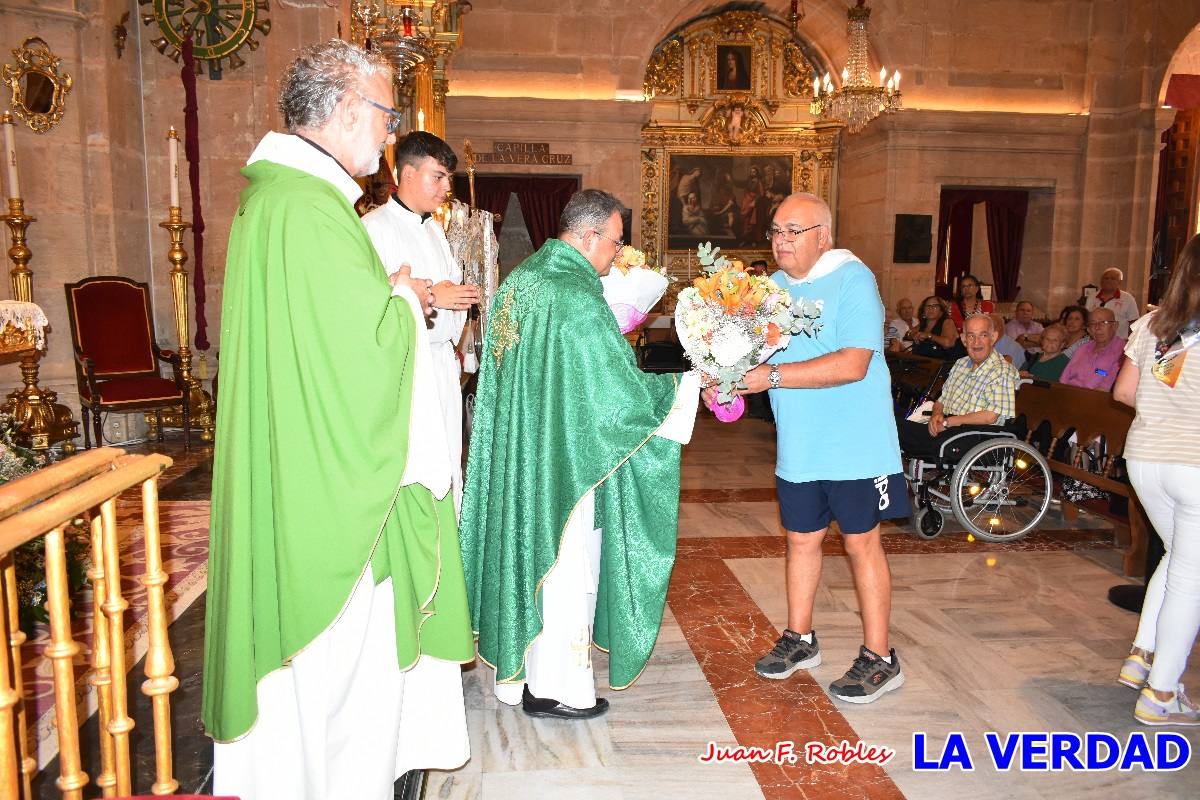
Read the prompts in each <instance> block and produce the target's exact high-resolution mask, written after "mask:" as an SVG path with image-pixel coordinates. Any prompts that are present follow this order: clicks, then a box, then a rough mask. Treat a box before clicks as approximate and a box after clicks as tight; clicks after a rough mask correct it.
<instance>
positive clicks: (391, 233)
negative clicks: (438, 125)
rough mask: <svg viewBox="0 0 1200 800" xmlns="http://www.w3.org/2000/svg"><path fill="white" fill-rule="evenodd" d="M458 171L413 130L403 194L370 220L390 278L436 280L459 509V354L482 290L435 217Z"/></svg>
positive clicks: (437, 351) (401, 156)
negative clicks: (470, 280) (403, 271)
mask: <svg viewBox="0 0 1200 800" xmlns="http://www.w3.org/2000/svg"><path fill="white" fill-rule="evenodd" d="M457 165H458V158H457V157H456V156H455V155H454V151H453V150H451V149H450V145H448V144H446V143H445V142H444V141H442V140H441V139H440V138H438V137H437V136H434V135H433V134H432V133H427V132H425V131H413V132H412V133H410V134H408V135H407V136H405V137H404V138H403V139H402V140H401V141H400V142H399V143H398V144H397V145H396V171H397V181H396V182H397V185H398V188H397V190H396V196H395V197H393V198H391V199H390V200H388V201H387V202H386V203H384V204H383V205H382V206H380V207H379V208H376V209H374V210H373V211H371V212H369V213H368V214H367V215H366V216H364V217H363V224H364V225H366V227H367V232H368V233H369V234H370V235H371V241H372V242H374V244H375V250H376V251H377V252H378V253H379V259H380V260H381V261H382V262H383V267H384V269H386V270H387V272H388V274H389V275H391V274H393V273H395V272H396V271H397V270H399V269H400V268H401V267H402V266H405V265H408V266H409V267H410V268H411V269H412V275H413V277H414V278H425V279H428V280H431V281H433V307H434V311H433V314H432V315H431V316H430V320H429V326H430V329H429V342H430V346H431V347H432V349H433V367H434V371H435V372H436V374H437V381H438V395H439V396H440V398H441V405H442V420H443V421H444V423H445V426H446V443H447V444H448V445H449V447H450V468H451V471H452V473H453V474H452V479H453V486H454V507H455V509H458V508H460V507H461V505H462V391H461V387H460V379H461V377H462V369H461V366H460V364H459V360H458V353H457V352H456V351H455V348H456V347H457V345H458V341H459V339H460V338H461V337H462V332H463V325H464V324H465V323H466V320H467V312H468V310H469V309H470V308H471V306H473V305H475V304H476V303H478V302H479V287H478V286H472V285H469V284H463V282H462V279H463V272H462V267H461V266H459V264H458V262H457V261H455V259H454V256H453V255H451V253H450V245H449V243H447V241H446V234H445V231H443V230H442V226H441V225H440V224H439V223H438V221H437V220H436V219H434V217H433V211H434V209H436V208H437V207H438V206H440V205H441V204H442V203H444V202H445V201H446V197H447V196H448V195H449V194H450V181H451V176H453V174H454V168H455V167H456V166H457Z"/></svg>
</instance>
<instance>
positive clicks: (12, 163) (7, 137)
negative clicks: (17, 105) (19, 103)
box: [0, 111, 21, 197]
mask: <svg viewBox="0 0 1200 800" xmlns="http://www.w3.org/2000/svg"><path fill="white" fill-rule="evenodd" d="M0 124H2V125H3V126H4V164H5V166H6V168H7V170H8V196H9V197H20V196H21V182H20V181H19V180H17V144H16V141H15V139H14V133H13V131H14V130H15V129H16V126H15V125H13V121H12V114H10V113H8V112H7V111H5V112H4V116H3V117H0Z"/></svg>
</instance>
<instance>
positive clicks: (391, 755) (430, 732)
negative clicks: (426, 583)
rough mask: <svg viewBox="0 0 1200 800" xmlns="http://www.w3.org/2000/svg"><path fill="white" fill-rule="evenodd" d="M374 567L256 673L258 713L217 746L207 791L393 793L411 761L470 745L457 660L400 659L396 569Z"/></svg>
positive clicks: (451, 763) (446, 763)
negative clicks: (320, 628) (325, 616)
mask: <svg viewBox="0 0 1200 800" xmlns="http://www.w3.org/2000/svg"><path fill="white" fill-rule="evenodd" d="M372 584H373V581H372V579H371V570H370V567H368V568H367V573H366V575H365V576H364V577H363V578H362V579H361V580H360V581H359V582H358V584H357V585H356V586H355V587H354V591H353V592H352V593H351V595H350V600H349V602H348V603H347V605H346V608H345V610H344V611H343V612H342V615H341V616H340V617H339V618H338V619H337V621H336V622H334V623H333V624H332V625H331V626H330V627H329V628H328V629H327V630H325V632H324V633H322V634H321V635H319V636H318V637H317V638H316V639H314V640H313V641H312V642H311V643H310V644H309V646H308V647H306V648H305V649H304V650H303V651H301V652H300V653H299V654H297V655H296V656H295V658H293V659H292V661H291V665H290V666H289V667H284V668H283V669H279V670H276V671H275V672H272V673H271V674H270V675H267V676H266V677H265V678H263V679H262V681H260V682H259V684H258V720H257V721H256V722H255V725H254V727H253V728H252V729H251V731H250V732H249V733H248V734H246V736H244V737H242V738H241V739H238V740H237V741H235V742H230V743H227V744H222V743H216V744H215V745H214V747H213V768H214V775H213V793H214V794H216V795H232V796H236V797H240V798H241V799H242V800H281V799H282V798H287V800H341V799H342V798H345V800H391V797H392V795H393V784H394V783H395V781H396V779H397V778H398V777H400V776H401V775H403V774H404V773H405V772H407V771H409V770H410V769H424V768H434V769H454V768H456V767H459V766H461V765H462V764H464V763H466V761H467V759H468V758H470V755H471V750H470V744H469V741H468V739H467V724H466V711H465V709H464V705H463V691H462V671H461V667H460V665H459V664H456V663H454V662H450V661H439V660H437V659H433V658H429V657H428V656H422V657H421V659H420V660H419V661H418V662H417V664H416V665H415V666H413V667H412V668H411V669H409V670H407V671H406V672H401V671H400V668H399V666H398V664H397V663H396V626H395V610H394V607H393V604H392V602H393V598H392V580H391V578H388V579H387V580H385V581H384V582H383V583H381V584H380V585H379V586H373V585H372Z"/></svg>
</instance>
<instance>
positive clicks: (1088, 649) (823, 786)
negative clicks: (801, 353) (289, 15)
mask: <svg viewBox="0 0 1200 800" xmlns="http://www.w3.org/2000/svg"><path fill="white" fill-rule="evenodd" d="M731 453H732V454H736V457H732V456H731ZM731 462H732V463H731ZM773 462H774V441H773V429H772V428H771V427H770V426H769V425H767V424H765V423H762V422H759V421H756V420H743V421H741V422H739V423H737V424H735V425H729V426H725V425H720V424H718V423H716V422H714V421H712V420H711V418H706V417H705V415H702V418H701V420H700V422H699V423H698V425H697V430H696V436H695V438H694V440H693V442H692V444H690V445H689V446H688V447H686V448H685V449H684V462H683V474H682V497H681V500H682V505H681V509H680V531H679V537H680V543H679V554H678V559H677V562H676V569H675V573H674V575H673V576H672V584H671V590H670V594H669V596H668V611H667V614H666V618H665V620H664V624H663V628H662V632H661V634H660V637H659V642H658V646H657V647H656V649H655V652H654V656H653V657H652V659H651V662H650V666H649V667H648V668H647V670H646V672H645V673H644V674H643V676H642V678H641V680H639V681H638V683H636V684H635V685H634V686H633V687H631V688H630V689H628V690H626V691H623V692H611V691H610V692H608V693H607V696H608V698H609V700H610V702H611V703H612V709H611V710H610V711H609V713H608V715H606V716H605V717H602V718H601V719H599V720H595V721H591V722H588V723H585V724H582V725H580V724H572V723H564V722H549V721H542V720H532V719H530V718H528V717H525V716H524V715H523V714H522V713H521V712H520V711H519V710H514V709H511V708H507V707H504V706H500V707H499V708H497V707H496V706H497V704H496V702H495V701H494V700H493V699H492V697H491V695H490V692H489V691H488V690H487V687H488V686H489V685H490V684H489V681H490V679H491V675H490V673H489V672H488V670H487V668H486V667H479V668H476V669H472V670H469V671H468V672H467V673H466V685H467V688H468V705H469V708H470V710H469V711H468V716H469V724H470V728H471V737H472V750H473V753H474V757H473V758H472V760H471V761H470V762H469V763H468V764H467V766H465V767H464V768H462V769H460V770H457V771H454V772H433V773H431V774H430V777H429V781H428V785H427V793H426V797H437V798H510V797H521V798H540V797H554V798H560V797H561V798H580V799H581V800H582V799H584V798H587V799H588V800H590V799H591V798H596V799H597V800H599V799H601V798H603V799H604V800H609V799H610V798H643V797H644V798H656V799H657V798H662V797H676V796H687V797H696V798H729V799H731V800H732V799H734V798H759V797H765V798H769V799H771V800H773V799H774V798H808V799H812V800H816V799H818V798H831V799H832V798H846V799H849V798H885V797H887V798H901V797H904V798H921V799H922V800H923V799H924V798H931V799H932V800H938V799H939V798H959V797H963V796H973V797H977V798H1055V800H1058V798H1074V797H1084V796H1087V797H1089V798H1094V799H1095V800H1101V799H1103V798H1122V797H1125V796H1127V795H1128V794H1129V792H1130V791H1131V790H1141V791H1145V792H1148V793H1150V794H1153V795H1156V796H1159V797H1179V798H1185V797H1187V798H1191V797H1196V796H1198V795H1200V754H1197V755H1196V756H1195V757H1193V759H1192V762H1191V763H1190V765H1189V766H1188V767H1187V768H1186V769H1184V770H1182V771H1179V772H1171V773H1162V774H1152V773H1146V772H1144V771H1142V770H1140V769H1138V768H1135V769H1134V770H1133V771H1129V772H1121V771H1117V770H1112V771H1108V772H1099V773H1071V772H1062V773H1049V772H1033V771H1031V772H1019V771H1016V770H1014V771H1011V772H1007V773H1002V772H999V771H998V770H997V769H996V768H995V767H994V766H992V764H991V761H990V759H989V758H987V756H986V746H985V742H984V733H985V732H987V731H997V732H999V733H1001V734H1007V733H1009V732H1019V731H1074V732H1080V733H1082V732H1086V731H1107V732H1110V733H1112V734H1115V735H1116V736H1118V737H1120V739H1122V740H1125V739H1126V738H1127V737H1128V735H1129V733H1130V732H1132V731H1134V730H1135V729H1140V730H1149V729H1145V728H1142V727H1141V726H1139V725H1138V724H1137V723H1135V722H1134V721H1133V718H1132V716H1131V714H1132V709H1133V703H1134V700H1135V698H1136V694H1135V693H1134V692H1133V691H1132V690H1130V689H1126V688H1124V687H1121V686H1119V685H1118V684H1117V683H1116V682H1115V680H1114V678H1115V676H1116V672H1117V670H1118V668H1119V666H1120V661H1121V659H1122V658H1123V657H1124V654H1125V652H1126V651H1127V650H1126V648H1127V647H1128V644H1129V640H1130V638H1131V637H1132V635H1133V631H1134V627H1135V625H1136V617H1135V616H1134V615H1133V614H1131V613H1129V612H1126V611H1122V610H1120V609H1118V608H1116V607H1114V606H1112V605H1110V604H1109V603H1108V602H1107V601H1106V599H1105V597H1106V593H1107V590H1108V588H1109V586H1111V585H1114V584H1117V583H1124V582H1128V581H1127V580H1126V579H1124V578H1122V577H1121V576H1120V575H1119V571H1118V569H1119V563H1120V561H1119V558H1118V554H1119V551H1117V550H1115V549H1114V533H1113V530H1112V528H1111V526H1110V524H1109V523H1107V522H1105V521H1104V520H1101V519H1099V518H1098V517H1095V516H1091V515H1088V514H1086V513H1084V514H1082V515H1081V516H1080V517H1079V519H1078V520H1076V521H1075V522H1073V523H1067V522H1066V521H1065V520H1064V519H1063V518H1062V517H1061V515H1059V514H1058V513H1057V512H1056V513H1053V514H1051V515H1049V516H1048V517H1047V519H1046V520H1045V522H1044V525H1043V528H1044V529H1043V530H1042V531H1039V532H1038V533H1037V534H1035V535H1033V536H1031V537H1029V538H1028V539H1027V540H1025V541H1023V542H1019V543H1016V544H1013V545H985V544H983V543H979V542H967V541H966V539H965V537H964V536H963V535H962V534H961V533H958V534H955V533H952V532H947V533H946V534H944V535H943V537H942V538H941V539H939V540H936V541H934V542H925V541H921V540H919V539H917V538H916V537H915V536H913V535H912V534H911V527H910V526H908V525H907V524H901V525H890V526H888V527H887V529H885V534H886V535H885V538H884V542H885V546H886V547H887V549H888V552H889V558H890V563H891V568H892V572H893V580H894V585H895V600H894V605H895V609H894V615H893V640H894V646H895V647H896V648H897V650H898V652H899V655H900V658H901V660H902V663H903V664H904V667H905V672H906V676H907V683H906V685H905V687H904V688H903V689H902V690H901V691H899V692H896V693H894V694H892V695H889V696H888V697H885V698H883V699H882V700H880V701H879V702H877V703H874V704H871V705H866V706H854V705H849V704H844V703H839V702H834V701H832V700H830V698H829V697H828V695H827V693H826V690H825V687H826V686H827V685H828V683H829V682H830V681H832V680H834V679H835V678H837V677H839V676H840V675H841V673H842V672H844V671H845V669H846V668H847V667H848V666H849V665H850V662H851V660H852V659H853V657H854V655H855V653H856V652H857V649H858V645H859V643H860V641H861V639H860V628H859V620H858V615H857V611H856V608H857V603H856V601H855V597H854V586H853V582H852V580H851V577H850V571H849V566H848V563H847V562H846V560H845V558H844V557H842V556H841V552H842V550H841V547H840V542H839V540H838V538H837V537H830V538H829V539H828V540H827V543H826V552H827V555H828V557H827V558H826V563H825V568H824V576H823V580H822V587H821V590H820V594H819V595H818V600H817V623H816V624H817V629H818V633H819V635H820V639H821V644H822V650H823V653H824V658H825V661H824V663H823V664H822V665H821V666H820V667H817V668H816V669H814V670H812V671H811V672H809V673H805V672H801V673H798V674H797V675H795V676H793V677H792V678H791V679H789V680H787V681H782V682H774V681H765V680H762V679H759V678H757V677H756V676H754V675H753V673H752V671H751V667H752V665H753V662H754V661H755V659H757V658H758V657H759V656H760V655H761V654H762V653H763V652H765V651H766V650H767V649H769V648H770V646H771V644H772V642H773V641H774V639H775V637H776V636H777V633H778V630H779V629H781V628H783V627H784V626H785V624H786V608H785V605H784V596H783V585H782V576H783V554H784V549H783V539H782V536H781V534H780V530H779V524H778V516H777V509H776V506H775V502H774V501H775V492H774V474H773ZM713 486H720V489H713V488H712V487H713ZM596 663H597V672H598V675H600V676H601V677H602V676H603V675H604V663H605V662H604V658H603V654H597V658H596ZM1192 664H1193V666H1192V668H1191V670H1190V671H1189V673H1188V675H1187V676H1185V680H1186V681H1188V682H1189V683H1190V684H1192V685H1196V686H1198V687H1200V658H1194V659H1193V662H1192ZM1181 730H1182V732H1184V734H1185V735H1186V736H1187V739H1188V741H1189V742H1190V743H1191V746H1192V748H1193V749H1195V748H1197V747H1200V733H1198V732H1197V731H1196V730H1195V729H1193V730H1192V731H1191V732H1188V731H1187V729H1181ZM917 731H921V732H924V733H925V734H927V738H926V743H925V745H924V748H923V756H924V757H925V758H926V759H931V758H932V759H936V758H937V757H938V756H939V755H940V753H941V750H942V747H943V746H944V743H945V742H946V740H947V738H948V736H949V734H950V733H951V732H959V733H961V734H962V735H963V737H964V739H965V741H966V743H967V745H968V747H970V749H971V753H972V755H973V756H974V757H975V764H974V766H975V769H974V771H972V772H965V771H962V770H960V769H958V768H953V769H952V770H951V771H948V772H925V771H917V770H916V769H915V768H914V764H915V761H916V754H915V753H914V744H913V738H914V737H913V734H914V732H917ZM842 739H846V740H848V741H849V742H850V743H851V745H853V744H855V743H857V742H859V741H861V742H863V743H864V744H866V745H875V746H883V747H887V748H891V749H892V750H894V751H895V755H894V757H893V758H892V759H891V761H890V762H889V763H888V764H886V765H885V766H884V767H883V768H882V769H880V768H878V767H874V766H863V765H858V766H851V767H846V766H834V765H825V766H822V765H812V766H810V765H807V764H804V763H803V761H802V762H801V764H799V765H796V766H792V767H789V766H784V767H779V766H775V765H771V764H755V765H753V766H751V765H747V764H721V765H713V766H710V765H703V764H701V763H700V762H699V761H698V757H699V756H700V755H701V754H702V753H704V752H705V750H706V748H707V746H708V743H709V742H715V743H716V744H718V745H724V746H735V745H738V744H741V745H746V746H749V745H758V746H774V745H775V743H776V742H778V741H792V742H795V744H796V746H797V748H798V749H799V748H802V747H803V746H804V745H805V744H806V743H808V742H823V743H826V744H836V743H838V742H840V741H841V740H842Z"/></svg>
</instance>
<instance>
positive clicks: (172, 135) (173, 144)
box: [167, 125, 179, 208]
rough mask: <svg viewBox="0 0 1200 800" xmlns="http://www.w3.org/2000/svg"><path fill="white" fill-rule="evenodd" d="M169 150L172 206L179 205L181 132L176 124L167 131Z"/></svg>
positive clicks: (176, 206)
mask: <svg viewBox="0 0 1200 800" xmlns="http://www.w3.org/2000/svg"><path fill="white" fill-rule="evenodd" d="M167 151H168V152H169V153H170V161H171V208H178V207H179V134H178V133H176V132H175V126H174V125H172V126H171V129H170V130H169V131H167Z"/></svg>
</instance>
